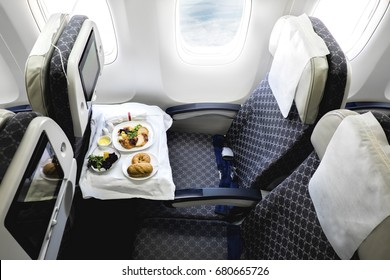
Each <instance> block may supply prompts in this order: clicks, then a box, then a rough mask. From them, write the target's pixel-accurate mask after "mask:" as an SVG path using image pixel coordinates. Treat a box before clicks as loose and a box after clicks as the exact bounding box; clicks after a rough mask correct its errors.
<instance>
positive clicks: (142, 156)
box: [131, 153, 150, 164]
mask: <svg viewBox="0 0 390 280" xmlns="http://www.w3.org/2000/svg"><path fill="white" fill-rule="evenodd" d="M143 162H146V163H150V156H149V155H148V154H147V153H138V154H136V155H135V156H134V157H133V159H132V160H131V163H132V164H137V163H143Z"/></svg>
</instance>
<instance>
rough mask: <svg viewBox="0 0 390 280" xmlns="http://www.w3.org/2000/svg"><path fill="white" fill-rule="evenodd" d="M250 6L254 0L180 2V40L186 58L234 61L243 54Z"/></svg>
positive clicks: (178, 19) (178, 42) (178, 12)
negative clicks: (224, 57) (212, 58)
mask: <svg viewBox="0 0 390 280" xmlns="http://www.w3.org/2000/svg"><path fill="white" fill-rule="evenodd" d="M250 4H251V1H250V0H178V1H177V7H176V37H177V44H178V46H179V51H181V56H182V58H184V59H185V60H191V59H192V58H194V57H198V58H199V57H202V56H203V58H205V57H206V56H209V57H211V56H210V55H213V57H214V58H215V55H217V56H218V55H220V56H228V57H226V59H228V60H229V59H234V58H235V57H234V54H233V55H232V53H234V52H235V51H237V50H238V52H239V51H241V48H242V46H243V43H244V40H245V36H246V30H247V27H248V23H249V16H250V7H251V5H250ZM191 56H192V57H191ZM233 57H234V58H233Z"/></svg>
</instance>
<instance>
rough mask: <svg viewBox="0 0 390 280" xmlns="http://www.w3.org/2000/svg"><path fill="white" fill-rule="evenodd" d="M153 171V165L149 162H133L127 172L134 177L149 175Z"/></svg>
mask: <svg viewBox="0 0 390 280" xmlns="http://www.w3.org/2000/svg"><path fill="white" fill-rule="evenodd" d="M152 172H153V166H152V165H151V164H150V163H147V162H142V163H136V164H132V165H130V166H129V167H128V168H127V173H128V174H129V176H130V177H133V178H143V177H148V176H150V174H152Z"/></svg>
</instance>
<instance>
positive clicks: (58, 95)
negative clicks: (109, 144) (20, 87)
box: [25, 14, 104, 156]
mask: <svg viewBox="0 0 390 280" xmlns="http://www.w3.org/2000/svg"><path fill="white" fill-rule="evenodd" d="M103 64H104V54H103V48H102V43H101V39H100V35H99V31H98V29H97V27H96V24H95V23H94V22H93V21H91V20H89V19H88V18H87V17H86V16H80V15H76V16H73V17H72V18H71V19H70V20H69V19H68V16H67V15H62V14H56V15H53V16H52V17H51V18H50V19H49V20H48V23H47V24H46V26H45V28H44V30H43V31H42V33H41V34H40V36H39V38H38V40H37V41H36V43H35V45H34V47H33V49H32V51H31V53H30V56H29V58H28V60H27V64H26V71H25V79H26V89H27V94H28V96H29V100H30V103H31V106H32V109H33V110H35V111H38V112H40V113H41V114H43V115H45V116H48V117H50V118H52V119H53V120H55V121H56V122H57V123H58V124H59V125H60V127H61V128H62V129H63V130H64V132H65V134H66V136H67V137H68V138H69V140H70V141H71V143H72V145H73V148H74V151H75V154H76V156H77V155H78V154H79V153H80V150H81V145H82V144H83V143H85V142H86V141H84V139H89V136H88V135H85V134H86V133H85V132H86V131H87V132H88V128H89V120H90V115H91V114H90V113H91V101H92V99H93V98H94V93H95V87H96V83H97V80H98V77H99V76H100V74H101V71H102V69H103Z"/></svg>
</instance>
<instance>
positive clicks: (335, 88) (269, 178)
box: [139, 18, 348, 219]
mask: <svg viewBox="0 0 390 280" xmlns="http://www.w3.org/2000/svg"><path fill="white" fill-rule="evenodd" d="M311 21H312V24H313V28H314V31H315V32H316V33H317V34H318V35H319V36H320V37H321V38H322V39H323V40H324V41H325V44H326V45H327V47H328V49H329V51H330V54H329V55H328V56H327V58H328V64H329V71H328V78H327V82H326V85H325V90H324V95H323V99H322V101H321V104H320V107H319V113H318V117H317V120H319V119H320V118H321V117H322V116H323V115H324V114H325V113H327V112H328V111H331V110H334V109H338V108H340V107H341V105H342V101H343V98H344V93H345V90H346V83H347V74H348V73H347V61H346V58H345V55H344V53H343V52H342V50H341V48H340V47H339V45H338V43H337V42H336V41H335V39H334V38H333V36H332V35H331V34H330V32H329V31H328V29H327V28H326V27H325V26H324V24H323V23H322V22H321V21H320V20H318V19H316V18H311ZM314 126H315V124H314V125H306V124H304V123H302V122H301V121H300V118H299V114H298V111H297V109H296V107H295V105H293V107H292V109H291V111H290V113H289V115H288V117H287V118H284V117H283V116H282V114H281V113H280V110H279V107H278V104H277V102H276V99H275V97H274V95H273V93H272V90H271V88H270V86H269V83H268V75H267V76H266V77H265V78H264V79H263V81H261V82H260V84H259V85H258V87H257V88H256V90H255V91H254V92H253V93H252V95H251V96H250V97H249V98H248V100H247V101H246V102H245V103H244V104H243V105H242V107H241V109H240V111H239V112H238V114H237V116H236V118H235V119H234V120H233V122H232V125H231V127H230V128H229V130H228V132H227V134H226V143H227V145H228V146H229V147H230V148H232V150H233V152H234V165H235V168H236V172H237V179H238V186H239V187H240V188H256V189H267V188H269V186H271V185H273V186H276V185H277V183H279V182H280V181H281V180H283V179H284V178H285V177H287V176H288V175H289V174H291V172H292V171H293V170H294V169H295V168H296V167H297V166H298V165H299V164H300V163H301V162H303V161H304V159H305V158H306V157H307V156H308V155H309V154H310V153H311V152H312V151H313V147H312V145H311V143H310V135H311V132H312V130H313V128H314ZM168 147H169V156H170V162H171V166H172V173H173V180H174V183H175V185H176V189H186V188H202V187H217V186H218V183H219V173H218V170H217V166H216V163H215V156H214V152H213V146H212V135H204V134H194V133H180V132H169V131H168ZM150 204H153V206H151V205H150ZM139 209H140V215H141V216H143V217H145V216H146V217H147V216H149V217H150V216H152V217H156V216H160V217H192V218H196V217H199V218H206V217H207V218H217V219H218V218H219V219H220V218H221V216H220V215H216V214H215V213H214V207H212V206H196V207H190V208H185V209H183V208H182V209H169V208H166V207H164V206H163V205H161V204H160V205H157V204H156V203H151V202H142V201H141V203H140V206H139ZM205 213H207V214H206V215H205Z"/></svg>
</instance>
